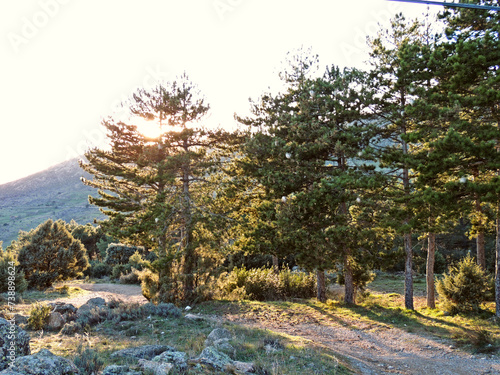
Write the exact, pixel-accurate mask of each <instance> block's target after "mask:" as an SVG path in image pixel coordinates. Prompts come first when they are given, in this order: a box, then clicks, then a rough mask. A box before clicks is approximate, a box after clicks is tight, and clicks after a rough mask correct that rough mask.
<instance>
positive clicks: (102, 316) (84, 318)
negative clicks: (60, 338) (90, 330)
mask: <svg viewBox="0 0 500 375" xmlns="http://www.w3.org/2000/svg"><path fill="white" fill-rule="evenodd" d="M110 316H111V312H110V310H109V308H108V307H107V306H92V307H91V308H90V309H88V310H85V311H81V312H80V311H79V312H78V317H77V318H76V323H77V324H79V325H80V327H81V328H85V327H86V326H87V325H88V326H91V327H92V326H94V325H96V324H98V323H101V322H103V321H105V320H107V319H109V317H110Z"/></svg>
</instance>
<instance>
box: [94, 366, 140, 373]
mask: <svg viewBox="0 0 500 375" xmlns="http://www.w3.org/2000/svg"><path fill="white" fill-rule="evenodd" d="M102 375H142V371H134V370H131V369H130V367H128V366H118V365H111V366H107V367H106V368H105V369H104V370H102Z"/></svg>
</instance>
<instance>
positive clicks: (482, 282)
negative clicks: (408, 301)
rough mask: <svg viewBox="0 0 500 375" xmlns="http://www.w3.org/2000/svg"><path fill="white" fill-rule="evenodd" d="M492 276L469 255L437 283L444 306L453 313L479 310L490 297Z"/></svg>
mask: <svg viewBox="0 0 500 375" xmlns="http://www.w3.org/2000/svg"><path fill="white" fill-rule="evenodd" d="M491 283H492V281H491V276H489V275H487V274H486V273H485V271H484V270H483V269H482V268H481V267H480V266H479V265H478V264H476V263H475V262H474V259H473V258H472V257H471V256H470V255H467V257H465V258H464V259H462V260H461V261H460V262H459V263H458V264H457V265H455V266H450V267H449V269H448V273H447V274H445V275H444V278H443V279H442V280H438V282H437V283H436V289H437V291H438V293H439V295H440V297H442V298H443V300H444V301H443V307H444V308H445V309H446V310H447V311H448V312H450V313H451V314H456V313H458V312H471V311H474V312H477V311H479V310H480V305H481V303H482V302H484V301H486V300H487V299H489V298H490V294H491V291H490V287H491Z"/></svg>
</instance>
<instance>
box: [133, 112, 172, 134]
mask: <svg viewBox="0 0 500 375" xmlns="http://www.w3.org/2000/svg"><path fill="white" fill-rule="evenodd" d="M130 122H131V123H132V124H133V125H135V126H137V131H138V132H139V133H141V134H142V135H143V136H145V137H146V138H158V137H159V136H161V135H162V133H163V132H164V131H165V126H161V125H160V124H159V123H158V122H156V121H154V120H153V121H147V120H145V119H143V118H141V117H134V118H131V119H130Z"/></svg>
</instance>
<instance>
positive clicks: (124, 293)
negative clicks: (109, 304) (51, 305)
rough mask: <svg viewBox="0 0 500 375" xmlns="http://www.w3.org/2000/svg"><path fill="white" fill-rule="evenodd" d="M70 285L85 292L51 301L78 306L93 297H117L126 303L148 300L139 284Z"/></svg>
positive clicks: (107, 299)
mask: <svg viewBox="0 0 500 375" xmlns="http://www.w3.org/2000/svg"><path fill="white" fill-rule="evenodd" d="M66 284H67V285H69V286H72V287H78V288H80V289H83V290H85V291H86V292H87V293H84V294H79V295H78V296H75V297H71V298H58V299H56V300H54V301H52V302H58V301H61V302H64V303H71V304H72V305H74V306H76V307H80V306H81V305H83V304H84V303H85V302H87V301H88V300H89V299H91V298H94V297H102V298H104V299H105V300H106V301H109V300H110V299H119V300H122V301H125V302H128V303H146V302H148V300H147V299H146V298H145V297H144V296H143V295H142V291H141V287H140V286H139V285H123V284H111V283H105V284H87V283H71V284H68V283H66Z"/></svg>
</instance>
